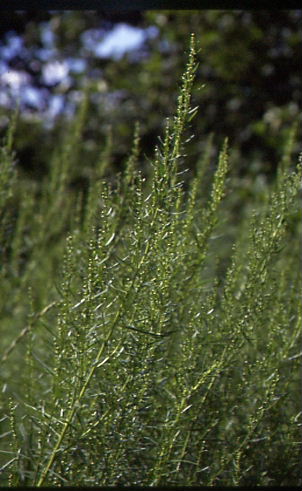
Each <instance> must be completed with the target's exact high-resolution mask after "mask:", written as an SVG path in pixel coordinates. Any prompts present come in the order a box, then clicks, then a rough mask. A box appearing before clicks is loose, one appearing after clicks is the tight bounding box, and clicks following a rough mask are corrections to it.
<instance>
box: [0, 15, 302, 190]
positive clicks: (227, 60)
mask: <svg viewBox="0 0 302 491" xmlns="http://www.w3.org/2000/svg"><path fill="white" fill-rule="evenodd" d="M301 16H302V14H301V11H300V10H299V11H295V10H293V11H286V10H272V11H262V10H261V11H240V10H235V11H215V10H205V11H154V12H153V11H147V12H125V13H104V12H95V11H84V12H74V11H69V12H63V13H62V12H55V11H54V12H42V11H40V12H39V11H37V12H30V11H28V12H7V15H6V16H5V19H4V17H3V18H2V24H1V25H0V32H1V35H2V43H3V47H5V46H6V45H8V44H9V39H10V36H11V35H12V33H14V32H15V33H18V34H19V35H20V36H22V40H23V45H22V49H21V51H17V52H16V53H15V54H14V55H12V56H11V58H10V59H9V60H8V62H9V66H10V67H11V68H12V69H16V70H19V71H23V72H25V73H27V74H29V76H30V83H31V84H32V85H33V86H35V87H37V88H39V89H40V90H43V91H44V92H43V94H44V110H46V109H47V107H48V104H49V102H48V101H49V98H48V97H49V94H57V95H61V96H63V98H64V101H65V111H63V113H62V114H61V116H59V117H58V118H57V121H56V125H55V128H54V129H53V130H52V131H50V130H46V129H45V128H43V125H42V124H41V119H42V121H43V111H41V112H40V111H38V113H40V118H38V119H37V118H33V117H32V118H29V117H27V118H26V119H24V121H23V123H22V124H21V125H20V126H19V131H18V134H17V141H16V148H17V152H18V154H20V155H21V156H22V158H21V159H20V160H21V161H22V166H23V167H24V168H27V170H28V171H29V172H31V173H32V172H34V174H37V175H39V174H40V173H41V172H43V169H44V170H45V155H46V152H45V151H44V150H45V148H47V149H51V148H52V146H53V142H54V141H56V138H57V134H58V131H60V129H59V128H61V127H62V126H63V127H64V125H65V123H64V119H65V115H66V113H67V112H68V111H67V110H68V107H70V108H71V109H70V110H71V111H73V109H72V108H73V107H74V105H76V104H77V102H76V101H77V100H79V99H80V98H81V93H82V89H83V87H86V88H87V89H89V90H90V97H89V100H90V105H89V111H88V113H87V120H86V123H85V133H84V135H83V139H84V141H83V152H84V153H85V161H86V160H87V159H88V160H89V159H90V161H92V160H93V159H95V157H96V154H97V153H98V146H97V142H102V141H104V138H105V135H106V134H107V132H108V127H111V128H112V132H113V138H114V141H115V143H114V151H113V155H112V165H113V169H115V170H117V169H119V168H120V165H121V163H122V161H123V160H124V159H125V157H126V155H127V152H128V141H129V138H131V135H132V131H133V127H134V123H135V120H139V121H140V123H141V135H142V138H141V146H142V150H143V151H142V155H143V156H144V155H145V156H147V157H150V154H151V153H152V149H153V147H154V144H155V143H156V141H157V137H158V135H160V134H161V131H162V121H163V120H164V117H165V116H169V115H170V114H171V113H172V112H173V107H174V106H175V102H176V97H177V90H178V80H179V77H180V74H181V70H182V66H183V65H184V60H185V58H186V56H187V53H186V50H185V49H184V46H185V43H186V39H187V38H188V35H189V34H190V32H195V34H196V38H197V44H198V47H199V48H200V58H199V59H200V63H199V67H198V70H197V73H196V77H197V83H196V85H195V89H194V93H193V104H195V105H198V106H199V107H200V111H199V116H198V118H195V119H194V120H193V121H192V133H193V134H194V135H196V136H197V138H196V140H195V143H194V141H193V142H192V145H191V148H190V155H188V157H187V162H188V166H189V167H192V166H194V162H195V160H196V155H198V153H199V152H200V150H201V149H202V148H203V147H204V144H205V138H206V136H207V135H208V134H209V133H210V132H213V133H214V134H215V135H216V136H215V138H216V141H217V143H218V144H221V142H222V140H223V138H224V136H225V135H228V137H229V138H230V142H231V146H232V149H233V150H232V158H236V159H237V161H238V162H239V165H240V167H241V169H242V172H243V173H246V171H247V169H248V172H249V174H250V173H252V174H259V173H261V174H263V175H266V176H270V175H271V174H274V172H275V169H276V165H277V162H278V159H279V157H280V152H281V150H280V149H281V146H282V143H284V141H285V140H286V138H287V135H288V130H289V127H290V126H291V124H292V121H293V120H294V119H296V118H298V119H299V120H300V119H301V116H300V114H301V111H300V110H299V109H301V108H300V105H301V83H300V74H299V58H300V54H301V48H300V42H301ZM120 23H128V24H129V25H131V26H134V27H142V28H145V29H146V28H148V27H150V26H153V27H155V28H156V29H157V35H156V36H155V37H153V38H147V36H146V40H145V43H144V44H143V45H142V47H141V48H140V49H139V50H137V51H133V52H131V53H129V54H128V55H125V56H123V57H122V58H121V59H119V60H114V61H113V60H112V59H110V58H101V57H98V56H96V55H95V53H94V52H93V51H92V49H91V48H89V47H87V44H85V39H86V38H87V36H90V37H91V38H92V39H95V40H96V41H98V40H100V39H102V37H103V36H105V34H106V33H107V32H110V30H112V29H113V27H114V26H115V25H120ZM45 27H47V29H49V30H50V31H51V32H52V34H53V41H52V42H53V44H51V42H50V41H49V37H48V38H47V36H45V34H43V32H44V31H43V29H44V28H45ZM85 36H86V38H85ZM50 46H51V47H52V51H51V50H50ZM47 50H48V51H47ZM2 53H3V50H2ZM45 53H46V54H45ZM47 53H49V54H48V55H47ZM50 53H51V54H50ZM67 58H68V59H73V60H75V59H77V60H79V59H84V60H85V63H86V68H85V70H84V71H83V72H81V71H78V72H76V71H74V70H70V71H69V74H68V82H67V81H66V79H65V80H64V81H63V82H62V83H57V84H47V83H45V80H43V77H42V73H43V67H44V66H45V64H46V63H48V62H49V60H50V59H52V60H59V61H62V60H66V59H67ZM2 89H3V90H4V91H5V90H6V92H7V89H5V87H2ZM68 104H69V105H68ZM27 109H28V111H29V113H31V114H32V116H33V115H34V114H37V110H36V109H35V108H34V107H30V106H28V107H27ZM41 109H42V108H41ZM2 112H3V109H2ZM5 114H6V110H5ZM0 121H2V130H5V127H6V124H7V119H5V118H2V119H1V120H0ZM38 135H39V136H38ZM37 141H41V142H43V145H37ZM33 142H35V143H34V144H33ZM299 149H301V147H300V146H297V147H296V149H295V152H296V155H297V152H298V151H299ZM142 165H143V162H142ZM81 185H84V183H83V181H82V183H81Z"/></svg>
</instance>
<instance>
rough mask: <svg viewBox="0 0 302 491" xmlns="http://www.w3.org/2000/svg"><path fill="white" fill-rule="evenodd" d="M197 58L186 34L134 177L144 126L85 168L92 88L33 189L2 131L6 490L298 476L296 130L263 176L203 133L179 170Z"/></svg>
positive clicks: (261, 481)
mask: <svg viewBox="0 0 302 491" xmlns="http://www.w3.org/2000/svg"><path fill="white" fill-rule="evenodd" d="M196 67H197V65H196V58H195V48H194V37H193V36H192V39H191V47H190V52H189V57H188V62H187V66H186V69H185V71H184V75H183V76H182V79H181V85H180V89H179V95H178V99H177V105H176V109H175V115H174V116H173V115H171V117H170V118H169V119H168V120H165V121H163V123H162V127H163V134H162V137H161V140H160V142H159V144H158V145H157V146H156V148H155V150H154V153H153V156H152V158H150V160H149V166H148V168H147V167H146V165H145V166H144V167H143V168H142V167H141V166H140V158H141V149H140V126H139V124H136V125H135V127H134V128H133V131H134V138H133V143H132V150H131V151H130V152H129V155H128V159H127V161H126V162H125V165H124V168H123V170H122V172H121V173H119V174H117V175H113V174H112V173H106V169H108V167H110V163H111V155H112V148H113V147H114V144H115V142H114V140H113V141H112V135H111V134H110V132H108V135H107V140H106V142H105V143H104V142H101V148H100V149H99V155H98V158H97V160H96V161H95V162H94V163H93V165H90V166H89V165H84V164H85V162H83V160H82V161H81V158H80V157H79V156H81V155H82V154H81V152H82V146H83V134H84V132H85V124H86V118H87V111H88V97H86V98H83V102H82V104H81V107H80V109H79V112H78V115H77V118H76V119H75V121H73V122H72V123H71V124H70V126H69V127H68V128H65V131H64V132H62V135H61V137H60V141H58V142H57V144H56V145H55V146H54V148H53V152H52V154H51V155H48V156H47V159H48V166H49V167H48V172H47V173H46V174H45V175H42V176H41V179H40V181H39V182H38V181H34V180H32V179H30V177H29V176H28V175H26V174H23V173H18V172H17V169H16V166H15V155H14V134H15V132H16V131H18V124H19V120H18V114H15V117H14V119H13V120H12V121H11V123H10V126H9V130H8V133H7V135H6V137H5V140H4V141H3V145H2V148H1V180H0V186H1V188H0V200H1V202H0V220H1V221H0V226H1V228H0V234H1V235H0V238H1V278H0V281H1V285H0V290H1V297H0V318H1V353H0V356H1V391H0V394H1V395H0V407H1V419H0V468H1V474H0V484H1V485H2V486H7V485H10V486H16V485H19V486H20V485H23V486H43V485H49V486H65V485H66V486H68V485H77V486H80V485H83V486H89V485H91V486H92V485H97V486H102V485H103V486H106V485H129V486H130V485H140V486H148V485H149V486H156V485H180V486H181V485H224V486H226V485H236V486H238V485H287V486H289V485H298V484H300V485H301V480H300V471H299V458H300V457H299V456H300V451H301V442H300V430H299V426H300V425H301V410H300V404H299V397H298V393H299V367H300V360H301V353H300V343H299V340H300V336H301V317H302V312H301V303H300V302H299V296H300V291H301V270H300V268H299V246H300V244H299V242H300V238H301V208H300V207H299V192H300V187H301V173H302V169H301V162H300V164H297V162H296V159H295V158H293V149H295V134H296V126H295V125H294V126H293V127H292V129H291V131H290V133H289V134H288V138H287V140H286V142H285V144H284V148H283V152H282V157H281V158H280V162H279V166H278V171H277V174H276V176H275V179H273V180H271V182H267V181H266V180H265V179H264V177H263V175H261V174H259V176H258V178H256V177H253V176H242V175H241V174H240V172H239V168H236V166H235V165H233V166H231V165H230V163H229V161H230V159H229V154H230V152H231V149H229V144H228V141H227V139H226V140H225V141H224V143H223V144H222V145H221V148H220V149H218V150H217V148H216V144H215V136H213V135H210V137H208V139H207V143H206V145H203V147H202V151H201V152H200V154H199V155H198V156H197V157H196V162H195V167H194V168H193V169H192V170H191V172H185V171H186V159H187V156H186V155H187V154H188V153H190V146H191V144H192V138H191V131H192V129H190V125H191V124H192V121H194V118H195V119H196V118H197V117H198V118H202V115H201V114H199V113H197V110H196V109H194V108H192V104H191V93H192V86H193V83H194V75H195V73H196V69H197V68H196ZM196 113H197V114H198V115H196ZM198 138H199V135H196V136H195V140H196V139H197V140H198ZM130 147H131V143H130ZM82 164H83V165H82ZM81 172H82V173H83V172H84V173H85V176H84V177H85V178H86V179H87V181H88V185H87V189H85V190H83V189H82V188H80V189H79V188H77V186H74V185H73V183H74V176H75V175H81Z"/></svg>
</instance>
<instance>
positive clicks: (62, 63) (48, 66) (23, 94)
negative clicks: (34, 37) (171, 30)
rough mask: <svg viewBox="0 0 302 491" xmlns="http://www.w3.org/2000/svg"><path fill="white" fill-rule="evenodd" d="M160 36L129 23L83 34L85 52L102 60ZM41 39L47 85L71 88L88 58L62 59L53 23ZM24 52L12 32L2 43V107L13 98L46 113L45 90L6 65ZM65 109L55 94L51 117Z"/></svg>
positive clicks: (151, 29)
mask: <svg viewBox="0 0 302 491" xmlns="http://www.w3.org/2000/svg"><path fill="white" fill-rule="evenodd" d="M157 34H158V30H157V28H156V27H155V26H150V27H148V28H146V29H142V28H139V27H133V26H129V25H128V24H125V23H119V24H116V25H115V26H114V27H113V29H112V30H111V31H109V32H108V31H103V30H102V29H90V30H88V31H85V32H84V33H83V35H82V44H83V51H84V52H86V53H90V54H92V55H93V56H96V57H99V58H111V59H113V60H119V59H120V58H121V57H122V56H124V55H125V54H126V53H129V52H133V51H135V50H138V49H139V48H140V46H141V45H142V44H143V42H144V41H145V40H146V39H150V38H154V37H156V36H157ZM41 39H42V42H43V48H40V49H39V50H38V57H39V59H40V60H41V61H42V62H43V69H42V80H43V82H44V83H46V84H47V85H49V86H52V85H56V84H60V85H61V84H62V86H65V88H68V86H69V84H70V83H71V78H70V76H71V75H72V74H76V73H82V72H84V71H85V69H86V65H87V64H86V61H85V55H84V54H83V56H81V53H80V56H79V57H78V58H71V57H69V58H68V57H67V58H59V57H58V53H57V51H56V49H55V39H54V34H53V32H52V30H51V28H50V24H49V23H45V24H44V25H43V26H42V31H41ZM22 53H23V55H24V54H25V53H26V48H25V47H24V46H23V40H22V38H21V37H19V36H17V35H16V34H15V33H12V32H11V33H8V36H7V40H6V43H5V45H4V44H1V43H0V105H2V106H7V107H9V106H10V104H11V99H13V100H18V101H20V102H21V103H22V102H23V103H25V104H30V105H31V106H32V107H33V108H36V109H39V110H42V111H43V106H44V105H45V90H43V89H37V88H34V87H33V86H31V83H30V82H31V81H30V76H29V75H28V74H27V73H26V72H25V71H22V70H16V69H11V68H10V67H9V66H8V64H7V62H6V61H7V60H9V59H10V58H11V57H12V56H16V55H19V56H22ZM63 106H64V100H63V96H61V95H60V94H54V95H51V96H50V98H49V103H48V108H47V112H48V115H49V116H50V117H53V116H55V115H56V114H58V113H59V112H60V111H61V110H62V108H63Z"/></svg>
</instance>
